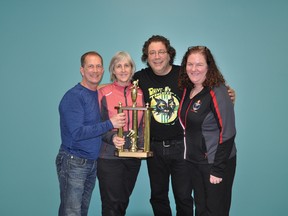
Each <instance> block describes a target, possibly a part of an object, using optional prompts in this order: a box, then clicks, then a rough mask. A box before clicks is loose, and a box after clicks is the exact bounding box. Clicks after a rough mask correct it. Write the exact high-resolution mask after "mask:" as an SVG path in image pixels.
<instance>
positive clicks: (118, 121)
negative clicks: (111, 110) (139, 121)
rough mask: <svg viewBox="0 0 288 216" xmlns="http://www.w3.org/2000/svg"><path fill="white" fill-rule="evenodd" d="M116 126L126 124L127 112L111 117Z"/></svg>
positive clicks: (119, 126)
mask: <svg viewBox="0 0 288 216" xmlns="http://www.w3.org/2000/svg"><path fill="white" fill-rule="evenodd" d="M110 121H111V122H112V124H113V127H114V128H121V127H124V126H125V122H126V115H125V113H118V114H116V115H114V116H112V117H111V118H110Z"/></svg>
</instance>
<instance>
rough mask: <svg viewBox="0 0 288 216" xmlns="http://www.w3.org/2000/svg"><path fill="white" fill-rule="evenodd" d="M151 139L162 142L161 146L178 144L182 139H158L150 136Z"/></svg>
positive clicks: (166, 146)
mask: <svg viewBox="0 0 288 216" xmlns="http://www.w3.org/2000/svg"><path fill="white" fill-rule="evenodd" d="M151 140H152V142H157V143H162V146H163V147H165V148H168V147H170V146H174V145H177V144H178V143H179V144H180V143H182V142H183V139H168V140H167V139H166V140H159V139H154V138H152V139H151Z"/></svg>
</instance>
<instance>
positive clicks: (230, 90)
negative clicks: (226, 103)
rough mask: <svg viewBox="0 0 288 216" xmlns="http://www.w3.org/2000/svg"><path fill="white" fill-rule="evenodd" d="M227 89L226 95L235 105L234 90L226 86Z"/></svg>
mask: <svg viewBox="0 0 288 216" xmlns="http://www.w3.org/2000/svg"><path fill="white" fill-rule="evenodd" d="M227 89H228V94H229V96H230V98H231V100H232V102H233V104H235V101H236V93H235V91H234V89H232V88H231V87H230V86H227Z"/></svg>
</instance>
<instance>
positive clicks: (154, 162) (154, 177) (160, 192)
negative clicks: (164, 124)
mask: <svg viewBox="0 0 288 216" xmlns="http://www.w3.org/2000/svg"><path fill="white" fill-rule="evenodd" d="M150 149H151V150H152V151H153V154H154V156H153V157H151V158H148V159H147V165H148V172H149V178H150V187H151V198H150V203H151V205H152V208H153V212H154V215H155V216H171V215H172V213H171V208H170V201H169V197H168V193H169V180H170V177H171V183H172V190H173V194H174V198H175V202H176V211H177V216H193V198H192V182H191V178H190V175H189V172H188V166H187V162H186V161H185V160H184V143H183V141H182V140H169V141H155V140H154V141H153V140H152V141H151V148H150Z"/></svg>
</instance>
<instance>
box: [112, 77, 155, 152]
mask: <svg viewBox="0 0 288 216" xmlns="http://www.w3.org/2000/svg"><path fill="white" fill-rule="evenodd" d="M138 88H139V87H138V80H136V81H134V82H133V87H132V91H131V98H132V102H133V104H132V106H122V104H121V103H119V106H116V107H115V109H117V111H118V113H122V112H123V110H130V111H132V129H130V130H129V133H128V135H127V137H128V138H129V139H130V143H131V146H130V147H129V148H128V149H124V148H123V147H122V148H120V149H118V150H116V151H115V155H116V156H118V157H134V158H147V157H152V156H153V152H151V151H150V119H151V111H152V108H150V107H149V104H146V106H145V107H137V103H136V99H137V89H138ZM138 111H141V112H144V148H143V149H140V148H139V147H138V145H137V140H138ZM118 136H119V137H123V128H119V129H118Z"/></svg>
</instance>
